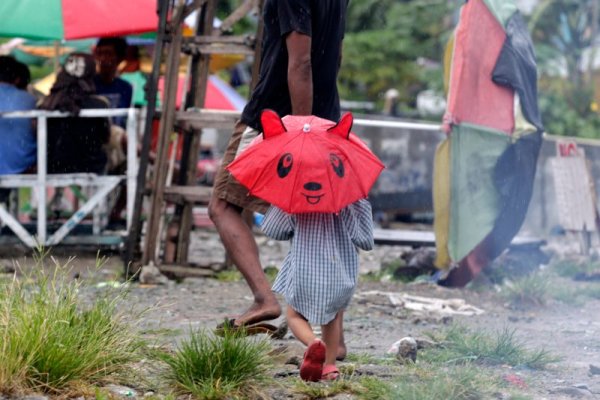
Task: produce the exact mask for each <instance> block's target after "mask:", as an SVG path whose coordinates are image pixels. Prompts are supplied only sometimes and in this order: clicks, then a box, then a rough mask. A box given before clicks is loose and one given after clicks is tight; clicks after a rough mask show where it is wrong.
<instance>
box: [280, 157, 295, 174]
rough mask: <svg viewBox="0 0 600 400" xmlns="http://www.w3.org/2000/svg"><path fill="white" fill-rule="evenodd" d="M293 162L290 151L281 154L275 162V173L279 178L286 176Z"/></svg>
mask: <svg viewBox="0 0 600 400" xmlns="http://www.w3.org/2000/svg"><path fill="white" fill-rule="evenodd" d="M293 164H294V158H293V157H292V155H291V154H290V153H285V154H284V155H282V156H281V158H280V159H279V162H278V163H277V175H279V177H280V178H285V177H286V176H288V174H289V173H290V171H291V170H292V165H293Z"/></svg>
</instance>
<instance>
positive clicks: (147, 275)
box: [140, 262, 169, 285]
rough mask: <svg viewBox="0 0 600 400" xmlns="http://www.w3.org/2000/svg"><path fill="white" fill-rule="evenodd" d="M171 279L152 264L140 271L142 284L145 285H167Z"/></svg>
mask: <svg viewBox="0 0 600 400" xmlns="http://www.w3.org/2000/svg"><path fill="white" fill-rule="evenodd" d="M168 282H169V279H168V278H167V277H166V276H164V275H163V274H161V272H160V270H159V269H158V268H157V267H156V266H155V265H154V263H153V262H150V264H148V265H144V266H143V267H142V270H141V271H140V283H141V284H144V285H166V284H167V283H168Z"/></svg>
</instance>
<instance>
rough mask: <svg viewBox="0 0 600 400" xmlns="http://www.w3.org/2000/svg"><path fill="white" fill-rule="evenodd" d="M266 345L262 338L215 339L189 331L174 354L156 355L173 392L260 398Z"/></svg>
mask: <svg viewBox="0 0 600 400" xmlns="http://www.w3.org/2000/svg"><path fill="white" fill-rule="evenodd" d="M269 350H270V345H269V343H268V342H267V341H266V340H265V339H259V338H256V337H254V338H252V337H244V334H243V333H242V332H238V333H235V332H228V333H226V334H225V336H224V337H222V338H221V337H215V336H213V335H212V334H209V333H208V332H206V331H203V330H198V331H193V332H190V337H189V339H188V340H185V341H183V342H182V343H181V344H180V345H179V347H178V348H177V350H176V351H175V352H174V353H168V352H164V351H161V352H159V353H157V354H156V357H157V358H158V359H159V360H162V361H163V362H164V363H166V365H167V369H166V372H165V375H164V378H165V379H166V381H167V382H168V383H169V384H170V385H171V387H173V389H174V390H175V391H176V392H178V393H181V394H190V395H192V396H194V397H195V398H198V399H206V400H209V399H211V400H212V399H215V400H216V399H231V398H260V397H261V396H262V395H261V390H262V386H263V385H264V384H266V383H268V382H269V381H270V379H271V378H270V376H269V374H268V372H269V370H270V368H271V359H270V358H269V356H268V352H269Z"/></svg>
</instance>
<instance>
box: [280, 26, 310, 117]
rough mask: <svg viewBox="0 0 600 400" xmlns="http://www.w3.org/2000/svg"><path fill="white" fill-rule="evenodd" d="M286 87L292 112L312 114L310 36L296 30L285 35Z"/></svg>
mask: <svg viewBox="0 0 600 400" xmlns="http://www.w3.org/2000/svg"><path fill="white" fill-rule="evenodd" d="M285 42H286V46H287V51H288V75H287V79H288V89H289V91H290V99H291V101H292V114H294V115H310V114H312V103H313V80H312V65H311V59H310V48H311V38H310V36H308V35H304V34H302V33H298V32H290V34H289V35H287V37H286V39H285Z"/></svg>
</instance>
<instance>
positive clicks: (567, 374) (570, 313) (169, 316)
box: [0, 233, 600, 399]
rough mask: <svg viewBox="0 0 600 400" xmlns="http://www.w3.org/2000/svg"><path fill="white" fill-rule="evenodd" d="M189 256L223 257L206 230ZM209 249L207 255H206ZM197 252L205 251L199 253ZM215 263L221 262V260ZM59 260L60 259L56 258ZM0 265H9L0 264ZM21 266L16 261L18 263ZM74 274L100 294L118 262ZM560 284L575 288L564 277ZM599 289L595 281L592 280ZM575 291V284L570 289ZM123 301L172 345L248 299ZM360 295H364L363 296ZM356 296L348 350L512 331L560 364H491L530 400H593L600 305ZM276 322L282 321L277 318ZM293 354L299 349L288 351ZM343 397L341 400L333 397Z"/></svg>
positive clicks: (219, 286) (444, 292)
mask: <svg viewBox="0 0 600 400" xmlns="http://www.w3.org/2000/svg"><path fill="white" fill-rule="evenodd" d="M195 240H196V241H202V246H201V245H200V244H199V242H196V244H195V245H194V246H193V248H194V249H195V250H194V252H193V256H194V257H196V259H202V260H203V261H206V260H207V259H208V258H209V257H212V258H214V260H215V261H218V260H219V259H220V257H222V256H223V253H222V250H219V249H218V245H214V243H213V244H210V243H211V242H210V241H211V240H212V241H215V242H216V239H215V238H214V237H212V236H211V235H207V234H206V233H200V234H196V236H195ZM260 243H261V256H262V257H263V263H264V264H265V265H277V264H278V263H279V262H281V260H282V259H283V256H284V254H285V251H286V247H285V245H281V244H277V243H273V242H270V241H266V240H264V239H260ZM211 246H213V247H212V248H213V250H211ZM200 248H205V249H206V250H205V252H204V253H203V252H202V251H201V250H200ZM402 251H403V249H401V248H394V247H387V246H386V247H378V248H377V249H376V250H375V251H374V252H373V253H370V254H363V255H362V257H363V268H364V269H365V270H373V269H376V268H377V267H378V266H379V265H380V264H381V261H382V260H384V259H393V258H394V257H398V255H399V254H400V253H401V252H402ZM221 259H222V258H221ZM58 260H59V262H61V260H64V257H62V258H61V257H58ZM0 262H1V263H2V265H7V264H11V263H12V261H10V260H7V259H4V260H0ZM26 263H27V262H22V264H26ZM73 264H74V266H75V269H74V270H75V271H76V272H77V273H78V274H79V275H80V276H82V277H84V278H88V279H90V281H91V282H92V284H91V285H89V287H88V289H86V292H85V293H84V295H85V296H87V297H89V298H93V297H94V296H95V294H96V292H97V291H100V290H103V289H102V287H103V286H105V285H106V282H110V281H112V280H113V279H117V276H118V274H119V273H120V266H119V261H118V260H117V259H116V258H114V259H112V260H109V262H108V263H107V264H106V265H105V267H104V268H103V269H102V270H101V271H95V272H92V271H93V266H94V264H95V260H94V259H93V257H89V256H87V257H79V258H77V259H76V260H75V261H74V262H73ZM560 282H561V283H560V284H561V285H562V284H564V285H571V286H573V285H576V283H573V282H570V281H568V280H567V279H565V280H563V281H560ZM598 285H600V283H598ZM573 287H574V288H575V290H576V288H577V286H573ZM130 292H131V293H130V297H129V301H130V302H131V303H132V304H135V305H136V306H137V307H138V308H139V309H146V308H147V309H149V311H148V312H147V313H146V314H145V316H144V319H143V323H142V328H143V330H144V332H145V333H146V334H147V335H148V336H155V337H157V338H158V337H160V338H161V339H162V340H166V341H168V342H172V343H176V342H178V341H179V340H181V339H183V338H185V337H187V334H188V332H189V329H190V328H193V329H195V328H207V329H212V328H214V327H215V325H216V324H217V323H219V322H220V321H222V320H223V319H224V318H225V317H228V316H232V315H235V314H236V313H237V312H240V311H242V310H244V308H245V307H246V306H247V305H248V304H249V302H250V300H251V297H250V292H249V290H248V288H247V287H246V286H245V284H244V283H243V282H241V281H234V282H223V281H219V280H216V279H198V278H189V279H185V280H183V281H182V282H180V283H174V282H170V283H169V284H168V285H163V286H152V285H150V286H147V285H146V286H145V285H140V284H132V285H131V287H130ZM373 292H383V293H388V294H389V293H395V294H398V295H401V294H410V295H416V296H423V297H428V298H436V299H450V298H459V299H463V300H464V301H465V302H466V303H467V304H469V305H472V306H475V307H477V308H479V309H481V310H483V311H484V312H483V313H482V314H480V315H474V316H458V315H455V316H446V317H444V316H443V315H441V314H439V313H425V314H421V315H419V314H417V313H415V312H411V311H408V310H406V309H405V308H404V307H402V306H399V305H396V306H394V305H393V304H392V303H391V302H390V301H389V296H388V297H386V296H385V295H377V294H373ZM365 293H371V295H369V296H366V295H365ZM356 294H357V296H356V298H355V300H354V302H353V304H352V305H351V307H350V309H349V310H348V312H347V314H346V318H345V326H346V329H345V334H346V339H347V345H348V351H349V353H353V354H368V355H370V356H373V357H383V356H384V355H385V352H386V351H387V350H388V349H389V348H390V346H391V345H392V344H393V343H394V342H396V341H397V340H398V339H400V338H402V337H405V336H415V337H422V336H424V335H425V334H426V333H427V332H436V331H439V330H441V329H444V328H447V327H448V326H449V325H450V324H453V323H454V324H459V325H462V326H467V327H471V328H473V329H483V330H486V331H490V332H495V331H500V330H503V329H508V330H514V331H515V335H516V337H517V338H518V339H519V340H520V341H522V342H523V343H525V344H526V345H527V346H528V347H531V348H534V349H539V348H545V349H547V350H548V351H550V352H551V353H552V354H553V355H556V356H559V357H560V358H561V361H559V362H557V363H555V364H552V365H550V366H549V367H548V368H547V369H545V370H541V371H539V370H532V369H528V368H511V367H508V366H503V365H501V366H498V367H496V372H498V373H499V374H501V375H516V376H519V377H520V378H522V379H523V380H524V381H525V382H526V385H527V387H526V389H525V390H524V391H525V393H527V394H529V395H530V396H531V398H533V399H571V398H590V399H600V375H593V374H591V373H590V364H593V365H595V366H600V301H599V300H597V299H592V298H586V299H585V301H584V302H583V303H581V304H573V305H570V304H565V303H563V302H559V301H556V300H551V301H549V302H548V303H547V304H546V305H543V306H534V307H529V308H522V309H515V308H514V307H513V306H511V305H510V304H509V303H508V302H507V300H506V298H504V297H503V296H502V294H501V293H497V292H496V290H495V289H494V287H493V286H480V287H477V288H471V289H460V290H459V289H445V288H441V287H438V286H436V285H434V284H429V283H413V284H403V283H399V282H372V281H367V280H366V279H362V280H361V282H360V284H359V286H358V288H357V292H356ZM276 322H282V321H281V319H280V320H278V321H276ZM295 343H296V341H295V340H294V339H293V338H292V337H291V336H290V335H288V336H287V337H286V338H284V339H283V340H278V341H274V344H275V345H277V346H281V345H288V346H290V347H292V348H294V346H296V344H295ZM295 348H296V350H295V351H296V352H297V353H298V354H299V355H301V352H302V349H301V348H300V347H299V346H296V347H295ZM339 398H346V397H339Z"/></svg>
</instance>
